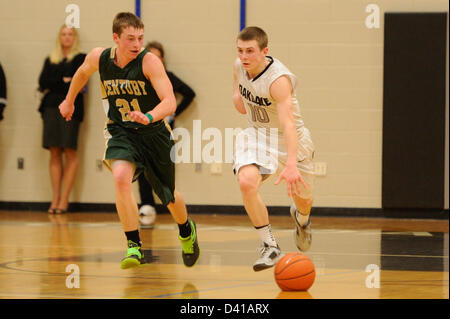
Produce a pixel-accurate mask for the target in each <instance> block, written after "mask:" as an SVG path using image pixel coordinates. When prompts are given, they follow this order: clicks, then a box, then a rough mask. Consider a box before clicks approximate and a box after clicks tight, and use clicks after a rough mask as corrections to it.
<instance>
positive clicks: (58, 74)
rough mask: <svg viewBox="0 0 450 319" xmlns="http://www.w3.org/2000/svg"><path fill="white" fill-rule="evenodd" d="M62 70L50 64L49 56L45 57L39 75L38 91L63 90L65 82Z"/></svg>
mask: <svg viewBox="0 0 450 319" xmlns="http://www.w3.org/2000/svg"><path fill="white" fill-rule="evenodd" d="M62 71H63V70H62V69H61V68H58V67H57V66H56V65H53V66H52V65H51V63H50V58H46V59H45V62H44V67H43V68H42V71H41V75H40V76H39V91H41V92H45V91H47V90H49V91H63V90H64V88H65V86H66V83H65V82H64V80H63V72H62Z"/></svg>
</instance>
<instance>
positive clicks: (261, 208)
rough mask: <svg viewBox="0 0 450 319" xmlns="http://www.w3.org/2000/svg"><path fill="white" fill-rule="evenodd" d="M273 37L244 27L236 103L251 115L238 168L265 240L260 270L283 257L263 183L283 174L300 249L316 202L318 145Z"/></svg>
mask: <svg viewBox="0 0 450 319" xmlns="http://www.w3.org/2000/svg"><path fill="white" fill-rule="evenodd" d="M267 45H268V39H267V35H266V33H265V32H264V31H263V30H262V29H260V28H258V27H247V28H245V29H243V30H242V31H241V32H240V33H239V35H238V38H237V49H238V58H237V59H236V61H235V63H234V94H233V102H234V106H235V107H236V109H237V110H238V111H239V112H240V113H242V114H246V117H247V120H248V123H249V128H247V129H245V130H244V131H242V132H241V133H240V134H239V135H238V136H237V138H236V147H235V155H234V163H233V169H234V172H235V174H236V175H237V176H238V180H239V186H240V189H241V193H242V198H243V202H244V206H245V210H246V211H247V214H248V216H249V218H250V221H251V222H252V224H253V226H254V227H255V228H256V229H257V231H258V233H259V235H260V237H261V240H262V247H261V256H260V258H259V259H258V260H257V261H256V262H255V264H254V265H253V269H254V270H255V271H259V270H263V269H266V268H269V267H272V266H274V265H275V264H276V262H277V261H278V259H279V258H281V256H282V254H281V250H280V247H279V246H278V244H277V242H276V240H275V238H274V236H273V234H272V230H271V227H270V223H269V214H268V211H267V207H266V206H265V204H264V202H263V200H262V198H261V196H260V194H259V187H260V186H261V184H262V182H263V181H264V180H265V179H266V178H268V177H269V176H271V175H273V174H276V173H279V175H278V179H277V180H276V182H275V185H278V184H279V183H280V182H281V181H282V180H285V182H286V185H287V194H288V196H289V197H291V198H292V205H291V209H290V212H291V216H292V218H293V219H294V221H295V226H296V230H295V241H296V245H297V247H298V249H299V250H301V251H306V250H308V249H309V247H310V245H311V223H310V218H309V215H310V211H311V206H312V202H313V195H312V188H313V182H314V167H313V161H312V160H313V156H314V144H313V142H312V140H311V136H310V133H309V130H308V129H307V128H306V127H305V126H304V123H303V119H302V116H301V114H300V108H299V104H298V101H297V98H296V95H295V88H296V82H297V81H296V77H295V75H294V74H292V73H291V72H290V71H289V70H288V69H287V68H286V67H285V66H284V65H283V64H282V63H281V62H280V61H278V60H277V59H275V58H272V57H270V56H268V55H267V53H268V47H267Z"/></svg>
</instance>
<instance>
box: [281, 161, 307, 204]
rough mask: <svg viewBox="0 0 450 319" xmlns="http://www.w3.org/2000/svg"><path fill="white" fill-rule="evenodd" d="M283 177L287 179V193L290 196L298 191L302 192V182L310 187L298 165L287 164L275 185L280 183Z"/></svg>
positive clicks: (298, 192)
mask: <svg viewBox="0 0 450 319" xmlns="http://www.w3.org/2000/svg"><path fill="white" fill-rule="evenodd" d="M283 179H284V180H286V184H287V193H288V196H289V197H293V196H294V194H296V193H297V194H298V195H300V193H301V192H302V191H301V188H300V183H302V184H303V186H304V187H305V188H308V186H307V185H306V183H305V181H304V180H303V178H302V175H301V174H300V172H299V170H298V168H297V166H290V167H288V166H286V167H285V168H284V169H283V170H282V171H281V173H280V175H279V176H278V179H277V180H276V182H275V185H278V184H280V182H281V181H282V180H283Z"/></svg>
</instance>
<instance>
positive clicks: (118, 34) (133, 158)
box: [59, 12, 200, 269]
mask: <svg viewBox="0 0 450 319" xmlns="http://www.w3.org/2000/svg"><path fill="white" fill-rule="evenodd" d="M113 40H114V42H115V43H116V47H113V48H109V49H104V48H95V49H93V50H92V51H91V52H90V53H89V54H88V55H87V56H86V59H85V61H84V63H83V64H82V65H81V66H80V68H79V69H78V70H77V72H76V73H75V75H74V77H73V79H72V83H71V85H70V89H69V92H68V93H67V96H66V99H65V100H64V101H63V102H62V103H61V105H60V106H59V109H60V112H61V115H62V116H63V117H64V118H65V119H66V120H67V121H70V119H71V117H72V114H73V111H74V104H73V102H74V99H75V97H76V95H77V93H78V92H79V91H80V90H81V89H82V88H83V86H84V85H85V84H86V82H87V80H88V78H89V77H90V76H91V75H92V74H93V73H94V72H95V71H97V70H98V71H99V73H100V82H101V85H100V87H101V92H102V99H103V106H104V108H105V112H106V114H107V116H108V122H107V124H106V128H105V137H106V138H107V140H108V142H107V147H106V152H105V157H104V161H103V163H104V164H105V166H106V167H108V168H109V169H110V170H111V172H112V174H113V177H114V183H115V187H116V207H117V212H118V215H119V218H120V221H121V223H122V225H123V229H124V231H125V235H126V238H127V243H128V250H127V254H126V256H125V258H124V259H123V260H122V263H121V267H122V268H123V269H125V268H130V267H134V266H138V265H140V264H142V263H144V255H143V252H142V250H141V245H142V243H141V240H140V237H139V230H138V226H139V219H138V206H137V203H136V200H135V198H134V195H133V192H132V182H133V181H135V180H136V179H137V176H138V175H139V174H141V173H143V174H145V177H146V178H147V179H148V181H149V183H150V184H151V185H152V186H153V189H154V190H155V192H156V194H157V195H158V197H159V198H160V199H161V202H162V203H163V205H166V206H167V207H168V209H169V211H170V213H171V214H172V217H173V219H174V220H175V222H176V223H177V224H178V227H179V239H180V241H181V246H182V257H183V262H184V264H185V265H186V266H188V267H191V266H194V265H195V264H196V262H197V261H198V258H199V256H200V248H199V246H198V242H197V231H196V226H195V223H194V222H193V221H192V220H191V219H190V218H188V213H187V210H186V205H185V202H184V199H183V197H182V195H181V194H180V193H179V192H178V191H177V190H175V168H174V163H173V162H172V161H171V159H170V150H171V148H172V146H173V144H174V142H173V140H172V139H171V132H170V131H169V128H168V127H167V125H166V123H165V122H164V120H163V119H164V118H165V117H166V116H168V115H170V114H172V113H174V112H175V109H176V100H175V97H174V94H173V90H172V85H171V83H170V80H169V79H168V77H167V74H166V72H165V70H164V66H163V64H162V63H161V61H160V60H159V59H158V57H156V56H155V55H153V54H152V53H150V52H148V51H147V50H145V49H143V48H142V46H143V41H144V25H143V23H142V21H141V20H140V19H139V18H138V17H137V16H135V15H134V14H133V13H128V12H122V13H119V14H117V15H116V17H115V18H114V21H113Z"/></svg>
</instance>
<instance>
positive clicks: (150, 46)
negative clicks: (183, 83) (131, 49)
mask: <svg viewBox="0 0 450 319" xmlns="http://www.w3.org/2000/svg"><path fill="white" fill-rule="evenodd" d="M145 48H146V49H147V50H149V51H150V49H156V50H158V51H159V52H161V58H163V59H164V47H163V45H162V44H161V43H160V42H158V41H152V42H149V43H147V45H146V46H145Z"/></svg>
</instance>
